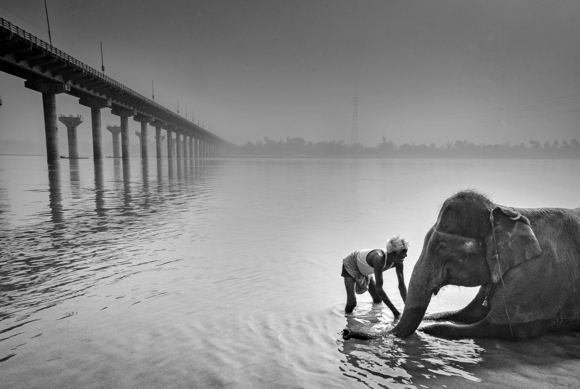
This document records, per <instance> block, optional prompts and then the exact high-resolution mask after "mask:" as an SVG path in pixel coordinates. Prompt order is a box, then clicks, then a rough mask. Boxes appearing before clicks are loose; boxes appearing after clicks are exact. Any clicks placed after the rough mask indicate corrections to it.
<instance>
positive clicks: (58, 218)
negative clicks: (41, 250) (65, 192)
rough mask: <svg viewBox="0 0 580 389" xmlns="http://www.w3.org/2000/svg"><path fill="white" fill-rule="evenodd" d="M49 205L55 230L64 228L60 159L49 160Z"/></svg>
mask: <svg viewBox="0 0 580 389" xmlns="http://www.w3.org/2000/svg"><path fill="white" fill-rule="evenodd" d="M48 206H49V207H50V213H51V216H52V222H53V223H54V227H55V230H57V229H62V228H64V212H63V206H62V188H61V182H60V161H50V162H48Z"/></svg>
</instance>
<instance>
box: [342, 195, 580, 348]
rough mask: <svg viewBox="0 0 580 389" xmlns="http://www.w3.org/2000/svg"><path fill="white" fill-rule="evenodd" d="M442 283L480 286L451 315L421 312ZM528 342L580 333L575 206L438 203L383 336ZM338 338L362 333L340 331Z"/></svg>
mask: <svg viewBox="0 0 580 389" xmlns="http://www.w3.org/2000/svg"><path fill="white" fill-rule="evenodd" d="M446 285H458V286H465V287H476V286H480V288H479V291H478V293H477V295H476V296H475V298H474V299H473V300H472V301H471V302H470V303H469V304H468V305H467V306H465V307H464V308H462V309H459V310H457V311H451V312H441V313H434V314H431V315H426V316H425V313H426V311H427V307H428V305H429V303H430V301H431V297H432V296H433V295H437V293H438V292H439V290H440V289H441V288H442V287H444V286H446ZM422 320H426V321H432V322H430V324H427V325H425V326H423V327H422V328H421V329H420V330H421V331H423V332H425V333H427V334H431V335H435V336H442V337H451V338H504V339H514V340H526V339H532V338H535V337H538V336H541V335H542V334H544V333H546V332H563V331H578V330H580V208H575V209H564V208H511V207H505V206H502V205H498V204H495V203H493V202H492V201H491V200H489V198H488V197H487V196H485V195H484V194H482V193H480V192H478V191H475V190H465V191H460V192H458V193H456V194H454V195H453V196H451V197H450V198H448V199H447V200H446V201H445V202H444V203H443V205H442V207H441V210H440V211H439V215H438V217H437V221H436V222H435V224H434V225H433V227H431V229H430V230H429V231H428V232H427V234H426V235H425V239H424V242H423V248H422V250H421V254H420V255H419V258H418V260H417V263H416V264H415V267H414V268H413V272H412V274H411V280H410V283H409V290H408V294H407V300H406V303H405V308H404V310H403V314H402V316H401V318H400V320H399V321H398V322H397V323H396V325H395V326H394V328H392V329H391V330H390V333H391V334H393V335H395V336H397V337H402V338H404V337H407V336H409V335H411V334H413V333H414V332H415V331H416V330H417V328H418V327H419V325H420V323H421V322H422ZM343 337H344V338H345V339H348V338H350V337H354V338H357V337H360V338H363V339H364V338H365V334H356V333H352V332H349V331H348V330H346V331H345V334H344V335H343Z"/></svg>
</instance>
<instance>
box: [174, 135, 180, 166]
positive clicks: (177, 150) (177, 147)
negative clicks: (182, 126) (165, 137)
mask: <svg viewBox="0 0 580 389" xmlns="http://www.w3.org/2000/svg"><path fill="white" fill-rule="evenodd" d="M175 157H176V158H177V159H180V158H181V133H180V131H179V130H178V131H176V132H175Z"/></svg>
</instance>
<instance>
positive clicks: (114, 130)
mask: <svg viewBox="0 0 580 389" xmlns="http://www.w3.org/2000/svg"><path fill="white" fill-rule="evenodd" d="M107 130H109V131H110V132H111V134H112V135H113V158H121V148H120V146H121V145H120V141H119V134H121V127H120V126H107Z"/></svg>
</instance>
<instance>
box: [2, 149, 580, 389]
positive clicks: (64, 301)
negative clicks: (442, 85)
mask: <svg viewBox="0 0 580 389" xmlns="http://www.w3.org/2000/svg"><path fill="white" fill-rule="evenodd" d="M579 172H580V160H427V159H421V160H412V159H404V160H403V159H400V160H396V159H395V160H389V159H209V160H195V161H194V160H180V161H178V162H176V161H173V162H168V161H167V160H166V159H164V160H162V161H157V160H156V159H149V160H147V161H145V162H143V161H141V160H140V159H138V158H133V159H131V160H130V161H129V163H128V164H126V165H125V166H124V165H123V163H122V162H121V161H120V160H118V159H106V160H104V161H103V165H102V166H101V167H95V166H94V164H93V161H92V160H89V159H82V160H76V161H75V160H61V161H59V167H58V168H54V169H50V170H49V169H48V166H47V163H46V159H45V157H30V156H0V242H1V244H0V387H2V388H7V389H12V388H27V389H28V388H226V387H227V388H349V389H350V388H441V387H447V388H470V387H474V388H497V387H513V388H536V387H537V388H545V387H575V386H577V384H578V382H579V380H580V336H579V335H578V334H576V333H566V334H549V335H546V336H543V337H541V338H538V339H535V340H531V341H527V342H513V341H501V340H481V339H461V340H447V339H441V338H436V337H432V336H429V335H426V334H424V333H422V332H420V331H419V332H417V333H416V334H414V335H412V336H410V337H409V338H406V339H398V338H393V337H390V336H384V337H382V338H380V339H376V340H372V341H360V340H348V341H343V339H342V336H341V332H342V330H343V329H344V328H345V327H347V326H348V327H362V328H365V329H368V330H371V331H380V330H387V329H389V328H391V327H392V323H393V317H392V315H391V312H390V310H389V309H388V308H387V307H386V306H383V305H381V306H373V304H371V299H370V296H369V295H368V294H365V295H363V296H359V306H358V307H357V309H356V310H355V312H354V315H352V316H348V317H347V316H345V314H344V310H343V309H344V304H345V301H346V293H345V290H344V285H343V279H342V278H341V277H340V271H341V265H342V263H341V261H342V258H344V257H345V256H346V255H347V254H349V253H350V252H352V251H354V250H358V249H363V248H371V247H375V248H382V247H384V245H385V243H386V241H387V239H388V238H389V237H390V236H392V235H395V234H399V235H401V236H403V237H405V238H407V239H408V240H409V241H410V243H411V247H410V250H409V253H408V258H407V259H406V261H405V279H406V282H407V285H408V283H409V278H410V276H411V271H412V269H413V266H414V264H415V262H416V260H417V258H418V256H419V254H420V252H421V247H422V243H423V238H424V235H425V233H426V232H427V231H428V229H429V228H430V227H431V226H432V225H433V223H434V222H435V220H436V217H437V213H438V211H439V208H440V206H441V205H442V203H443V201H444V200H445V199H446V198H447V197H449V196H450V195H452V194H453V193H455V192H457V191H458V190H461V189H470V188H474V189H477V190H480V191H481V192H483V193H485V194H486V195H488V196H489V197H490V198H491V200H492V201H494V202H496V203H500V204H502V205H506V206H515V207H547V206H550V207H566V208H575V207H579V206H580V195H579V193H580V180H579V179H578V177H579ZM385 283H386V285H385V290H386V292H387V294H388V295H389V297H390V298H391V300H392V301H393V303H394V304H395V305H396V306H397V308H398V309H399V310H400V311H402V310H403V302H402V300H401V298H400V295H399V291H398V288H397V278H396V275H395V272H394V271H392V270H391V271H387V272H386V273H385ZM476 290H477V288H458V287H447V288H445V289H443V290H442V291H441V292H440V293H439V294H438V295H437V296H436V297H434V298H433V299H432V302H431V305H430V306H429V309H428V311H429V312H437V311H441V310H452V309H458V308H461V307H463V306H464V305H465V304H467V303H468V302H469V301H470V300H471V298H472V297H473V296H474V295H475V292H476Z"/></svg>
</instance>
